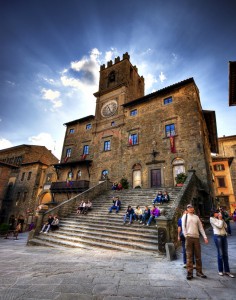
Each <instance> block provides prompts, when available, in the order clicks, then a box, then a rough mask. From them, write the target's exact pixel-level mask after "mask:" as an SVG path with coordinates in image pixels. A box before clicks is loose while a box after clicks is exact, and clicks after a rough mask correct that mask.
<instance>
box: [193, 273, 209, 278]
mask: <svg viewBox="0 0 236 300" xmlns="http://www.w3.org/2000/svg"><path fill="white" fill-rule="evenodd" d="M196 275H197V276H198V277H201V278H207V276H206V275H205V274H203V273H200V272H197V274H196Z"/></svg>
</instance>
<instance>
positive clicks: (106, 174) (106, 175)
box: [102, 170, 108, 179]
mask: <svg viewBox="0 0 236 300" xmlns="http://www.w3.org/2000/svg"><path fill="white" fill-rule="evenodd" d="M107 177H108V170H103V171H102V179H106V178H107Z"/></svg>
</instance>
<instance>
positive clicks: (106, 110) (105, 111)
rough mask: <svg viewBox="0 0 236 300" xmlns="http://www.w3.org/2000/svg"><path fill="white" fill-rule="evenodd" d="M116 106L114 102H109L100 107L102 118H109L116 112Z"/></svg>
mask: <svg viewBox="0 0 236 300" xmlns="http://www.w3.org/2000/svg"><path fill="white" fill-rule="evenodd" d="M117 108H118V104H117V101H116V100H111V101H109V102H107V103H105V104H104V105H103V106H102V109H101V114H102V116H103V117H105V118H107V117H111V116H113V115H114V114H115V112H116V111H117Z"/></svg>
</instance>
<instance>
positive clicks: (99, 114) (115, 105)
mask: <svg viewBox="0 0 236 300" xmlns="http://www.w3.org/2000/svg"><path fill="white" fill-rule="evenodd" d="M129 59H130V56H129V54H128V53H127V52H126V53H125V54H123V59H122V60H121V59H120V57H119V56H118V57H117V58H115V61H114V63H113V62H112V61H109V62H107V66H105V64H104V65H102V66H101V67H100V80H99V90H98V92H96V93H94V96H95V97H96V98H97V103H96V120H97V121H100V120H105V119H109V120H111V119H112V118H116V117H118V116H121V115H122V114H123V107H122V105H123V104H125V103H128V102H130V101H132V100H134V99H137V98H140V97H143V96H144V78H143V76H139V74H138V69H137V67H136V66H133V65H132V64H131V63H130V60H129Z"/></svg>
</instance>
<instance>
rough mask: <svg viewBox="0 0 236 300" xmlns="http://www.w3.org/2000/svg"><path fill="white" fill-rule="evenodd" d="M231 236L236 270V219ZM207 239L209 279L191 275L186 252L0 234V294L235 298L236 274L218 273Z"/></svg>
mask: <svg viewBox="0 0 236 300" xmlns="http://www.w3.org/2000/svg"><path fill="white" fill-rule="evenodd" d="M232 229H233V230H232V236H230V237H229V238H228V242H229V256H230V266H231V272H232V273H234V274H235V275H236V224H232ZM207 232H208V236H209V239H210V243H209V244H208V245H205V244H204V245H202V258H203V271H204V273H205V274H206V275H207V276H208V278H207V279H200V278H198V277H196V276H194V278H193V280H191V281H187V280H186V270H185V269H184V268H183V264H182V254H181V252H180V253H178V258H177V260H175V261H171V262H169V261H167V259H166V258H165V257H164V256H163V257H160V256H155V255H141V254H133V253H127V252H126V253H123V252H116V251H108V250H87V251H84V250H80V249H66V250H64V249H60V248H57V249H54V248H44V247H39V246H35V247H33V246H31V247H28V246H26V239H27V233H23V234H21V235H19V240H17V241H15V240H14V239H13V238H9V239H7V240H6V239H3V238H1V239H0V299H4V300H8V299H9V300H14V299H60V300H67V299H68V300H74V299H79V300H90V299H93V300H95V299H96V300H123V299H133V300H139V299H143V300H148V299H150V300H151V299H227V300H229V299H235V297H236V278H233V279H232V278H229V277H227V276H223V277H221V276H219V275H218V272H217V264H216V249H215V246H214V244H213V240H212V237H211V235H212V231H211V230H210V229H209V230H208V231H207Z"/></svg>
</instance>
